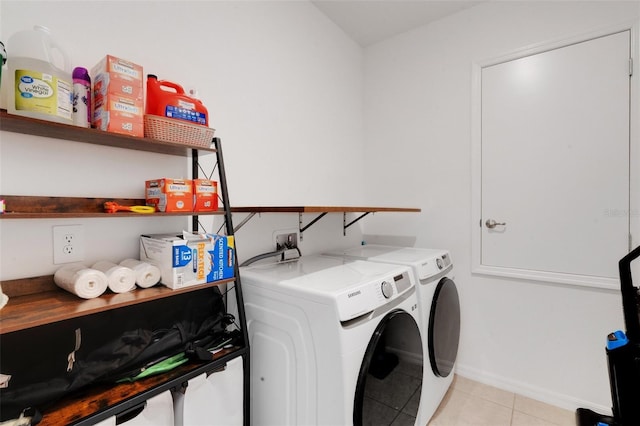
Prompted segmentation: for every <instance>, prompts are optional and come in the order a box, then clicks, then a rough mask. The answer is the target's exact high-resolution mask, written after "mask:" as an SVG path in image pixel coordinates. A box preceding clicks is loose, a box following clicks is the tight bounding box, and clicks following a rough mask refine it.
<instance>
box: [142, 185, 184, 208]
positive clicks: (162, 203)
mask: <svg viewBox="0 0 640 426" xmlns="http://www.w3.org/2000/svg"><path fill="white" fill-rule="evenodd" d="M145 199H146V203H147V205H148V206H153V207H155V208H156V211H159V212H165V213H169V212H190V211H193V189H192V181H191V180H189V179H170V178H162V179H152V180H148V181H146V182H145Z"/></svg>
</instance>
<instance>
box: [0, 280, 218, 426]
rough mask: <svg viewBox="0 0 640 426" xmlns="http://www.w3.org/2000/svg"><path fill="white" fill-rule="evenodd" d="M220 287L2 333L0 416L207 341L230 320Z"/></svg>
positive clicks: (11, 416) (12, 415)
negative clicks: (5, 383) (3, 379)
mask: <svg viewBox="0 0 640 426" xmlns="http://www.w3.org/2000/svg"><path fill="white" fill-rule="evenodd" d="M227 318H228V316H227V315H226V313H225V308H224V303H223V300H222V296H221V294H220V291H219V289H218V288H217V287H211V288H205V289H202V290H197V291H192V292H188V293H183V294H179V295H175V296H171V297H167V298H162V299H157V300H153V301H149V302H146V303H141V304H137V305H132V306H127V307H123V308H118V309H114V310H109V311H105V312H100V313H96V314H92V315H88V316H84V317H80V318H73V319H69V320H65V321H60V322H56V323H53V324H48V325H44V326H40V327H35V328H30V329H26V330H20V331H16V332H13V333H8V334H3V335H2V336H1V337H0V373H2V374H5V375H10V376H11V379H10V381H9V385H8V387H6V388H4V389H0V420H1V421H5V420H9V419H15V418H17V417H18V416H19V415H20V413H21V412H22V411H23V410H24V409H25V408H28V407H34V408H39V407H42V406H43V405H45V404H47V403H50V402H53V401H55V400H57V399H59V398H61V397H63V396H64V395H67V394H69V393H71V392H74V391H77V390H79V389H82V388H83V387H85V386H87V385H89V384H91V383H96V382H105V381H106V382H115V381H116V380H117V379H118V378H121V377H122V376H123V375H127V374H129V373H130V372H131V371H132V370H136V369H139V368H140V367H142V366H144V365H146V364H148V363H149V362H152V361H154V360H157V359H162V358H163V357H168V356H171V355H175V354H177V353H179V352H183V351H185V350H187V349H190V348H192V343H193V342H195V341H202V342H207V341H212V340H214V339H215V338H216V337H217V336H219V335H221V334H223V333H224V329H225V327H226V325H227V324H228V322H227V320H226V319H227Z"/></svg>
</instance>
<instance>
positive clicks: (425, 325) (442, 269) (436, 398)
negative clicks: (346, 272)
mask: <svg viewBox="0 0 640 426" xmlns="http://www.w3.org/2000/svg"><path fill="white" fill-rule="evenodd" d="M327 255H330V256H337V257H342V258H346V259H365V260H368V261H372V262H381V263H388V264H397V265H406V266H409V267H411V270H412V272H413V274H414V279H415V281H416V287H417V292H418V308H419V311H420V320H419V323H418V324H419V327H420V332H421V335H422V337H423V339H424V340H423V360H424V362H423V363H424V364H425V365H423V378H422V394H421V396H420V407H419V409H418V416H417V421H416V424H417V425H420V426H423V425H426V424H427V422H428V421H429V420H430V419H431V417H432V416H433V413H434V412H435V410H436V409H437V408H438V405H440V402H442V398H443V397H444V395H445V393H446V392H447V390H448V389H449V386H450V385H451V382H452V381H453V376H454V371H455V362H456V358H457V354H458V343H459V340H460V302H459V299H458V291H457V289H456V285H455V282H454V277H453V263H452V262H451V256H450V254H449V252H448V251H447V250H439V249H422V248H411V247H393V246H384V245H374V244H367V245H362V246H358V247H353V248H349V249H346V250H342V251H336V252H333V253H327ZM426 360H428V361H426ZM427 362H428V365H426V364H427Z"/></svg>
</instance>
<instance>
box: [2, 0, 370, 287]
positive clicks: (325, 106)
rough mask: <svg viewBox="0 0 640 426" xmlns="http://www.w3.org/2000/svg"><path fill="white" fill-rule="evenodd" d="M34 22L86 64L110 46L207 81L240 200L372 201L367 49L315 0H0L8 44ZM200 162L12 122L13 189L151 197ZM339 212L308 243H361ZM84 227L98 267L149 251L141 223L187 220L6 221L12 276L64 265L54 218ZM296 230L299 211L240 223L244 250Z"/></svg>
mask: <svg viewBox="0 0 640 426" xmlns="http://www.w3.org/2000/svg"><path fill="white" fill-rule="evenodd" d="M35 24H39V25H45V26H47V27H49V28H50V30H51V31H52V34H53V35H54V37H55V38H56V39H57V41H58V42H59V43H60V44H61V45H62V46H63V47H64V48H65V50H66V51H67V53H68V54H69V56H70V57H71V59H72V61H73V64H74V66H84V67H86V68H91V67H92V66H93V65H94V64H96V63H97V62H98V61H99V60H100V59H101V58H102V57H103V56H104V55H105V54H112V55H115V56H118V57H121V58H124V59H127V60H130V61H133V62H135V63H137V64H140V65H142V66H143V67H144V72H145V74H146V73H153V74H157V75H158V77H159V78H160V79H163V80H169V81H174V82H176V83H178V84H181V85H183V86H184V87H185V88H187V89H188V88H191V87H195V88H197V89H198V92H199V95H200V98H201V99H202V100H203V102H204V104H205V105H206V106H207V108H208V110H209V115H210V126H211V127H214V128H216V134H217V136H219V137H221V138H222V141H223V148H224V154H225V163H226V169H227V177H228V182H229V193H230V198H231V203H232V205H234V206H241V205H282V204H285V205H299V204H312V205H335V204H351V205H359V204H362V202H363V200H364V198H363V184H362V173H363V172H362V165H363V159H362V150H363V145H362V144H363V137H362V132H363V119H362V117H363V110H362V90H363V68H362V66H363V64H362V59H363V53H362V49H361V48H360V47H359V46H357V45H356V44H355V43H354V42H353V41H351V40H350V39H348V38H347V37H346V36H345V35H344V33H343V32H342V31H340V30H339V29H338V28H337V27H336V26H335V25H334V24H333V23H332V22H331V21H329V20H328V19H327V18H326V17H325V16H324V15H323V14H321V13H320V12H319V11H318V10H317V9H316V8H315V7H314V6H313V5H311V4H310V3H308V2H288V1H280V2H279V1H255V2H254V1H247V2H237V1H208V2H202V1H196V2H186V1H185V2H177V1H176V2H135V1H134V2H119V1H90V2H78V1H68V2H63V1H41V2H36V1H29V2H24V1H7V0H2V2H0V40H3V41H5V42H6V41H7V39H8V38H9V36H10V35H11V34H13V33H14V32H16V31H19V30H24V29H29V28H31V27H32V26H33V25H35ZM7 50H8V54H9V60H11V45H7ZM3 74H6V72H5V73H3ZM212 159H214V156H209V157H205V159H204V161H203V162H204V163H205V169H206V170H211V168H212V164H213V161H212ZM188 163H189V160H187V159H184V158H180V157H171V156H165V155H156V154H150V153H138V152H133V151H126V150H120V149H112V148H108V147H97V146H90V145H83V144H78V143H72V142H66V141H59V140H53V139H48V138H39V137H32V136H26V135H19V134H14V133H9V132H0V194H5V195H52V196H82V197H122V198H126V197H132V198H144V192H143V188H144V180H145V179H150V178H157V177H162V176H166V177H180V176H188V175H189V171H188ZM8 209H9V210H11V206H8ZM330 216H331V217H327V218H325V219H323V220H322V221H321V222H319V223H318V224H317V225H315V227H314V228H310V230H309V231H308V232H307V233H305V234H307V235H305V241H304V243H303V245H302V248H303V250H304V251H305V252H307V253H308V252H312V251H314V250H318V249H317V247H318V246H320V245H322V244H326V243H327V242H332V241H333V243H334V244H335V242H336V241H342V242H343V243H346V241H349V242H353V241H359V239H360V235H359V227H353V228H350V236H349V237H348V239H346V240H344V239H343V237H342V229H341V223H342V217H341V216H340V215H330ZM243 217H244V215H238V217H237V218H236V221H239V220H240V219H242V218H243ZM311 219H312V217H309V216H306V217H305V218H304V220H305V221H309V220H311ZM203 222H205V223H206V224H207V225H209V224H210V222H211V218H209V219H203ZM72 223H73V224H75V223H83V224H85V233H86V238H87V241H88V247H87V253H86V261H87V262H89V263H91V262H94V261H96V260H100V259H107V260H112V261H118V260H120V259H123V258H125V257H130V256H137V254H138V242H137V241H138V236H139V234H140V233H151V232H169V231H176V230H178V231H179V230H181V229H183V228H186V227H187V226H188V223H189V221H188V219H186V218H179V219H145V220H137V219H83V220H15V221H14V220H11V221H8V220H2V221H0V235H1V241H0V279H13V278H22V277H28V276H38V275H46V274H51V273H53V272H54V271H55V269H56V266H55V265H53V263H52V262H53V260H52V259H53V257H52V241H51V227H52V226H54V225H60V224H72ZM218 226H219V224H215V225H214V226H212V227H209V228H206V229H207V230H209V231H211V230H214V231H215V230H216V229H217V228H218ZM297 226H298V217H297V215H282V216H277V217H276V215H263V217H261V218H254V219H253V220H252V222H250V223H249V225H247V228H246V229H242V230H241V231H240V232H239V233H238V247H239V259H240V260H242V259H246V258H248V257H250V256H253V255H255V254H257V253H258V252H264V251H269V250H271V249H272V248H273V247H272V243H271V241H272V231H273V229H283V228H297ZM312 232H314V233H316V234H318V236H317V237H316V238H313V237H312V235H313V234H312ZM349 238H351V239H349ZM338 239H339V240H338Z"/></svg>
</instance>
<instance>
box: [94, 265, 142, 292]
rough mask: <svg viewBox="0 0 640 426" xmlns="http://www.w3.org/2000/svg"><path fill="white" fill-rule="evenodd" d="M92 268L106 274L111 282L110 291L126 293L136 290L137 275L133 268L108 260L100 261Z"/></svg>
mask: <svg viewBox="0 0 640 426" xmlns="http://www.w3.org/2000/svg"><path fill="white" fill-rule="evenodd" d="M91 267H92V268H93V269H97V270H98V271H102V272H104V274H105V275H106V276H107V279H108V280H109V290H111V291H112V292H114V293H126V292H128V291H131V290H133V289H134V288H136V274H135V272H133V269H131V268H127V267H126V266H122V265H118V264H115V263H113V262H109V261H107V260H100V261H98V262H96V263H94V264H93V265H92V266H91Z"/></svg>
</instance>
